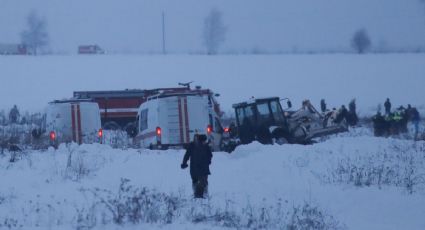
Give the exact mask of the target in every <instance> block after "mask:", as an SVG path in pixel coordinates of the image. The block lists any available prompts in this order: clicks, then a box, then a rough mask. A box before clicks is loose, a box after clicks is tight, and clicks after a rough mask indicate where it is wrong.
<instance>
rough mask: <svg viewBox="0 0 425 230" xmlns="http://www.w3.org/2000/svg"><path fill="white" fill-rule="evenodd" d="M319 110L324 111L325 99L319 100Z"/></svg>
mask: <svg viewBox="0 0 425 230" xmlns="http://www.w3.org/2000/svg"><path fill="white" fill-rule="evenodd" d="M320 110H322V113H324V112H326V102H325V99H322V100H320Z"/></svg>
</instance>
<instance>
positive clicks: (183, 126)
mask: <svg viewBox="0 0 425 230" xmlns="http://www.w3.org/2000/svg"><path fill="white" fill-rule="evenodd" d="M215 104H216V102H215V101H214V98H213V95H212V94H196V93H188V94H177V95H176V94H174V95H173V94H171V95H170V94H168V95H167V94H160V95H157V96H153V97H150V98H148V100H147V102H145V103H143V104H142V105H141V106H140V108H139V111H138V115H137V123H138V134H137V136H136V137H135V138H134V140H135V144H137V145H139V146H141V147H144V148H150V149H167V148H170V147H177V148H179V147H184V146H185V145H187V144H188V143H190V142H191V141H193V136H194V134H204V135H207V137H208V141H209V143H210V146H211V147H212V149H213V150H214V151H219V150H220V142H221V137H222V134H223V128H222V126H221V124H220V119H219V114H217V110H215V109H214V105H215Z"/></svg>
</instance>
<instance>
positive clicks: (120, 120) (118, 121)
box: [74, 84, 223, 137]
mask: <svg viewBox="0 0 425 230" xmlns="http://www.w3.org/2000/svg"><path fill="white" fill-rule="evenodd" d="M180 85H182V86H183V87H175V88H157V89H125V90H113V91H76V92H74V98H75V99H91V100H93V101H94V102H96V103H98V105H99V108H100V115H101V121H102V127H103V129H106V130H107V129H112V130H117V129H123V130H125V131H127V133H128V134H129V135H130V136H132V137H134V136H135V135H136V134H137V124H136V118H137V113H138V110H139V107H140V105H141V104H142V103H144V102H146V101H147V100H148V98H149V97H151V96H154V95H158V94H163V93H167V94H173V93H176V94H185V93H195V94H201V95H213V93H212V91H211V90H209V89H202V88H201V87H199V86H197V87H196V88H195V89H191V88H190V85H189V84H180ZM212 100H213V103H214V105H213V108H214V110H215V111H216V113H217V114H220V116H221V115H222V114H223V113H222V112H221V110H220V106H219V104H218V103H217V101H216V100H215V99H212Z"/></svg>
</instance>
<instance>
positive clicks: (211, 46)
mask: <svg viewBox="0 0 425 230" xmlns="http://www.w3.org/2000/svg"><path fill="white" fill-rule="evenodd" d="M226 32H227V28H226V27H225V26H224V24H223V21H222V13H221V11H219V10H218V9H216V8H213V9H212V10H211V11H210V13H209V14H208V16H207V17H206V18H205V20H204V30H203V39H204V45H205V47H206V49H207V53H208V54H209V55H212V54H216V53H217V51H218V48H219V47H220V45H221V44H222V43H223V42H224V41H225V39H226Z"/></svg>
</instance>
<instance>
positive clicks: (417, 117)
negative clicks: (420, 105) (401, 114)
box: [410, 107, 421, 140]
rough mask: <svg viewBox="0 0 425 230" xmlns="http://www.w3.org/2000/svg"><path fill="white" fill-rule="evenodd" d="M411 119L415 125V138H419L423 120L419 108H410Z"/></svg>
mask: <svg viewBox="0 0 425 230" xmlns="http://www.w3.org/2000/svg"><path fill="white" fill-rule="evenodd" d="M410 120H411V121H412V123H413V125H414V126H415V140H417V138H418V133H419V122H420V121H421V117H420V115H419V112H418V110H417V109H416V108H414V107H413V108H411V109H410Z"/></svg>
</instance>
